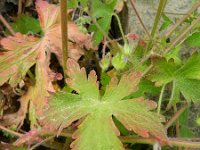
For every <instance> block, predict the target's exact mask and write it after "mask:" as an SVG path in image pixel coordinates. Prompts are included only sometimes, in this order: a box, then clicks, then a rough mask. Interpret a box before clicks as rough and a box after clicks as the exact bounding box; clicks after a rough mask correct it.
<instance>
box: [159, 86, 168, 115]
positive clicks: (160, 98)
mask: <svg viewBox="0 0 200 150" xmlns="http://www.w3.org/2000/svg"><path fill="white" fill-rule="evenodd" d="M165 85H166V84H164V85H163V86H162V89H161V92H160V97H159V100H158V109H157V113H158V114H160V110H161V104H162V98H163V94H164V91H165Z"/></svg>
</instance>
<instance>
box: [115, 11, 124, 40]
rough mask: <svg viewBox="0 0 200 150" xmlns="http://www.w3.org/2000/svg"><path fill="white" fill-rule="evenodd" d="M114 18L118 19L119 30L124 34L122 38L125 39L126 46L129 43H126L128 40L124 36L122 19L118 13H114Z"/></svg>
mask: <svg viewBox="0 0 200 150" xmlns="http://www.w3.org/2000/svg"><path fill="white" fill-rule="evenodd" d="M113 16H114V17H115V18H116V19H117V23H118V26H119V30H120V32H121V34H122V38H123V41H124V44H125V43H127V41H126V38H125V35H124V31H123V29H122V25H121V22H120V19H119V17H118V15H117V14H116V13H113Z"/></svg>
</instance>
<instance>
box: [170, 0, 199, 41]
mask: <svg viewBox="0 0 200 150" xmlns="http://www.w3.org/2000/svg"><path fill="white" fill-rule="evenodd" d="M199 6H200V1H199V2H198V3H197V4H196V5H194V6H193V7H192V8H191V9H190V10H189V11H188V12H187V14H186V15H184V16H183V17H182V18H181V19H180V20H179V21H178V22H176V24H175V25H173V26H172V27H171V28H170V29H169V30H168V32H167V33H166V38H168V37H170V36H171V34H172V33H173V32H174V30H175V29H176V28H177V27H178V26H179V25H180V24H181V23H183V22H184V21H185V20H186V19H187V18H188V17H189V16H190V15H191V14H192V13H193V12H194V11H195V10H196V9H198V8H199Z"/></svg>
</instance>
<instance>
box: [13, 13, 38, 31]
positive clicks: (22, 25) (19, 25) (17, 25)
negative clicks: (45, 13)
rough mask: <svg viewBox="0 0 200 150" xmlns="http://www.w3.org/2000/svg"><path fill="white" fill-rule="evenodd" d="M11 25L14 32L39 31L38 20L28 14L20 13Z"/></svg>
mask: <svg viewBox="0 0 200 150" xmlns="http://www.w3.org/2000/svg"><path fill="white" fill-rule="evenodd" d="M11 26H12V28H13V29H14V31H15V32H20V33H22V34H27V33H33V34H37V33H39V32H41V28H40V23H39V20H37V19H35V18H33V17H30V16H28V15H21V16H20V17H19V18H17V20H16V21H15V22H14V23H12V24H11Z"/></svg>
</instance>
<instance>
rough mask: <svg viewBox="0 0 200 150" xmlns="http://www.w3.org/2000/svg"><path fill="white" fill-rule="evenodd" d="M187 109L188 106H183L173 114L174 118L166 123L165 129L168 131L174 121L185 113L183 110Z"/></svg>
mask: <svg viewBox="0 0 200 150" xmlns="http://www.w3.org/2000/svg"><path fill="white" fill-rule="evenodd" d="M187 107H188V104H185V105H183V107H181V108H180V109H179V110H178V111H177V112H176V113H175V114H174V116H173V117H172V118H171V119H170V120H169V121H168V122H167V123H166V125H165V128H166V129H168V128H169V127H170V126H171V125H172V124H173V123H174V121H176V119H178V117H179V116H180V115H181V114H182V113H183V112H184V111H185V109H186V108H187Z"/></svg>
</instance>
